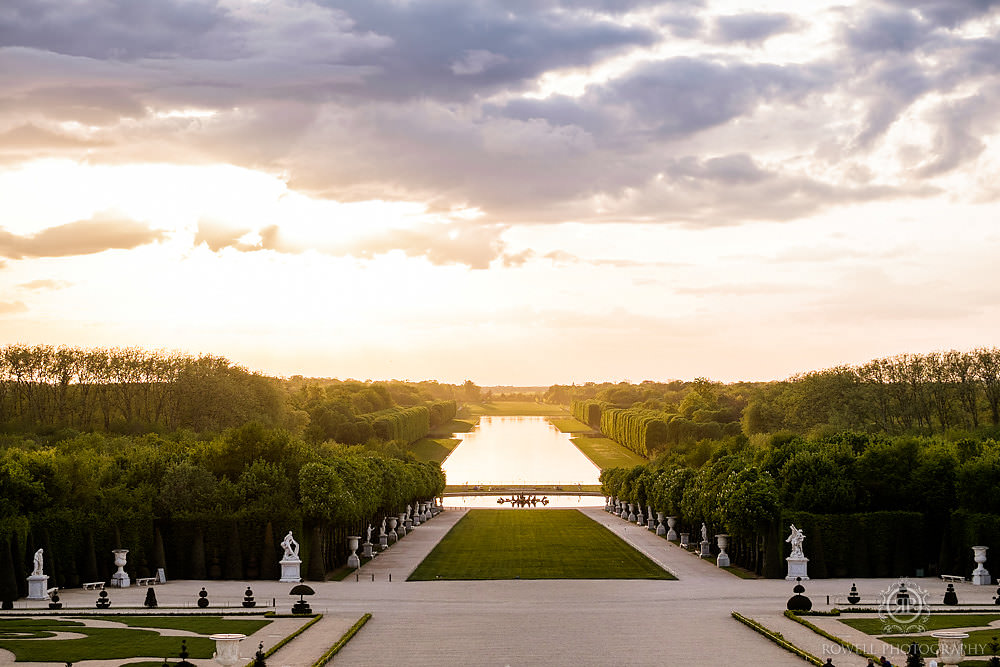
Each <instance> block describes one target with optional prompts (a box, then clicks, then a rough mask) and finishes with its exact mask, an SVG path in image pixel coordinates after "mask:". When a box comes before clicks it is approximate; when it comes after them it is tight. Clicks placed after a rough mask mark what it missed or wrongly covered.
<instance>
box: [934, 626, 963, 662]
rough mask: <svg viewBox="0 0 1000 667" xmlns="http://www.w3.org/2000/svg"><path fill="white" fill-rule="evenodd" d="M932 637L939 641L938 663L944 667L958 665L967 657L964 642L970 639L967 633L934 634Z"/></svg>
mask: <svg viewBox="0 0 1000 667" xmlns="http://www.w3.org/2000/svg"><path fill="white" fill-rule="evenodd" d="M931 637H934V638H935V639H937V640H938V650H937V657H938V662H940V663H941V664H942V665H957V664H958V663H960V662H962V658H964V657H965V647H964V646H963V644H962V641H963V640H965V639H968V638H969V634H968V633H967V632H945V631H942V632H932V633H931Z"/></svg>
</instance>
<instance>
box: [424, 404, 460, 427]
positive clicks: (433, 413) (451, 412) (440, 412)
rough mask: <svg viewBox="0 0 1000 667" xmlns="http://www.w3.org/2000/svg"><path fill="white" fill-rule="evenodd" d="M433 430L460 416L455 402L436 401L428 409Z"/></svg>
mask: <svg viewBox="0 0 1000 667" xmlns="http://www.w3.org/2000/svg"><path fill="white" fill-rule="evenodd" d="M428 409H429V410H430V425H431V428H437V427H438V426H442V425H444V424H447V423H448V422H450V421H451V420H452V419H454V418H455V415H457V414H458V404H457V403H456V402H455V401H454V400H450V401H435V402H433V403H431V404H430V406H429V407H428Z"/></svg>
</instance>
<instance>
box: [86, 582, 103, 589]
mask: <svg viewBox="0 0 1000 667" xmlns="http://www.w3.org/2000/svg"><path fill="white" fill-rule="evenodd" d="M83 590H85V591H103V590H104V582H103V581H89V582H87V583H85V584H83Z"/></svg>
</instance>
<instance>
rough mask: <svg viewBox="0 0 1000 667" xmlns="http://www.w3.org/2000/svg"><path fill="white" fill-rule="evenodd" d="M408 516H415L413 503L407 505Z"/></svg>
mask: <svg viewBox="0 0 1000 667" xmlns="http://www.w3.org/2000/svg"><path fill="white" fill-rule="evenodd" d="M406 516H407V517H411V516H413V505H407V506H406Z"/></svg>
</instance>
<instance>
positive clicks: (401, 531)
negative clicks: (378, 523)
mask: <svg viewBox="0 0 1000 667" xmlns="http://www.w3.org/2000/svg"><path fill="white" fill-rule="evenodd" d="M396 536H397V537H406V515H405V514H403V513H400V515H399V526H397V527H396Z"/></svg>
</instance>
